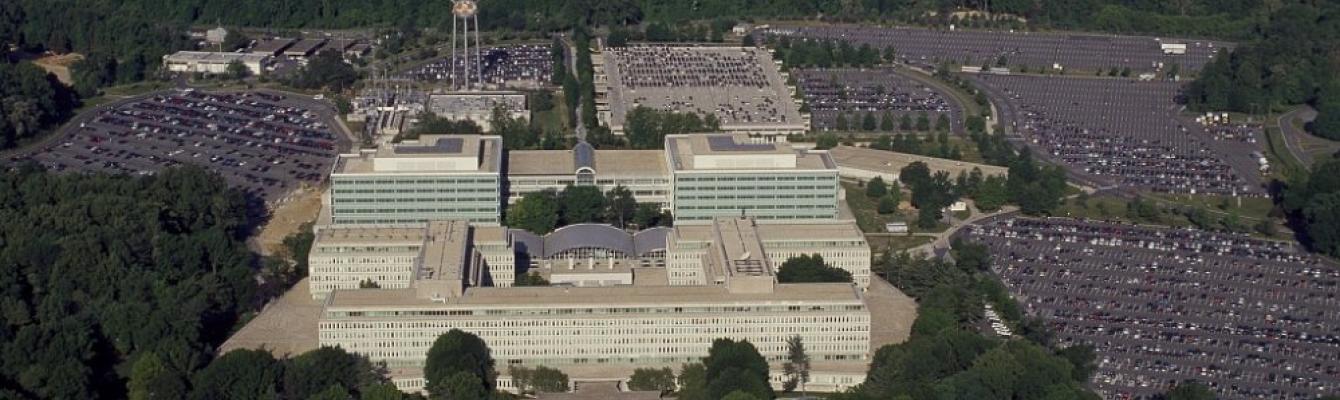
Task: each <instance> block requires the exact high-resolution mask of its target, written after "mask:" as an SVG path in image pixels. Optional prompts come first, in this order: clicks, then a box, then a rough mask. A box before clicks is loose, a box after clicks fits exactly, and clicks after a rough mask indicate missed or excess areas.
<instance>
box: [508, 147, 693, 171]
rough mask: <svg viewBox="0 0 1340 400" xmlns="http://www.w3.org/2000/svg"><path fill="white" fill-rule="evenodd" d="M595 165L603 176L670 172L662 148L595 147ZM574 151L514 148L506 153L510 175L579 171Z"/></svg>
mask: <svg viewBox="0 0 1340 400" xmlns="http://www.w3.org/2000/svg"><path fill="white" fill-rule="evenodd" d="M594 153H595V156H594V162H593V163H592V164H593V165H592V168H593V169H594V170H595V172H596V175H599V176H602V177H653V176H654V177H665V176H669V175H670V172H669V170H668V169H667V168H666V164H665V152H663V151H661V150H595V151H594ZM575 156H576V154H574V151H573V150H513V151H509V152H507V175H509V176H513V175H515V176H543V175H572V174H574V173H576V172H577V163H576V157H575Z"/></svg>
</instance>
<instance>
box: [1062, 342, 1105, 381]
mask: <svg viewBox="0 0 1340 400" xmlns="http://www.w3.org/2000/svg"><path fill="white" fill-rule="evenodd" d="M1056 355H1058V356H1061V357H1062V358H1065V359H1066V361H1069V362H1070V365H1071V366H1073V367H1074V369H1073V370H1072V372H1073V373H1072V374H1071V378H1073V379H1074V380H1075V381H1078V382H1086V381H1088V380H1089V378H1091V377H1093V373H1094V372H1095V371H1097V369H1098V365H1097V363H1096V361H1097V360H1098V355H1097V353H1095V352H1094V351H1093V346H1091V345H1074V346H1070V347H1066V348H1064V349H1061V350H1059V351H1057V352H1056Z"/></svg>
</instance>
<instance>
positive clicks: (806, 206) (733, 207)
mask: <svg viewBox="0 0 1340 400" xmlns="http://www.w3.org/2000/svg"><path fill="white" fill-rule="evenodd" d="M832 208H833V206H831V205H828V204H726V205H713V206H686V205H679V204H676V205H675V209H676V210H731V211H739V210H829V209H832Z"/></svg>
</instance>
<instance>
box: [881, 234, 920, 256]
mask: <svg viewBox="0 0 1340 400" xmlns="http://www.w3.org/2000/svg"><path fill="white" fill-rule="evenodd" d="M931 239H934V238H933V237H931V236H908V235H880V236H867V237H866V238H865V240H866V241H867V242H869V243H870V252H871V254H880V253H884V252H889V251H892V252H899V251H903V250H907V249H910V248H913V247H917V246H921V245H924V244H926V243H930V242H931Z"/></svg>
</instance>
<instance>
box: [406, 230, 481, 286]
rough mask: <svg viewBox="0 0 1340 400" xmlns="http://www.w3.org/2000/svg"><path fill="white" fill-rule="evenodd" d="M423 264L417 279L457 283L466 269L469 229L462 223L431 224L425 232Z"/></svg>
mask: <svg viewBox="0 0 1340 400" xmlns="http://www.w3.org/2000/svg"><path fill="white" fill-rule="evenodd" d="M425 233H426V234H427V235H428V241H427V243H425V244H424V249H423V260H422V262H421V263H419V265H420V270H419V273H418V276H417V277H416V279H419V280H432V279H436V280H459V279H462V277H463V276H464V273H465V268H466V267H467V265H466V264H467V263H468V261H467V260H468V258H467V257H466V256H467V255H468V254H469V253H468V250H469V248H470V243H469V240H470V226H469V224H467V223H465V222H462V221H432V222H429V223H428V229H427V230H426V232H425Z"/></svg>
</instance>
